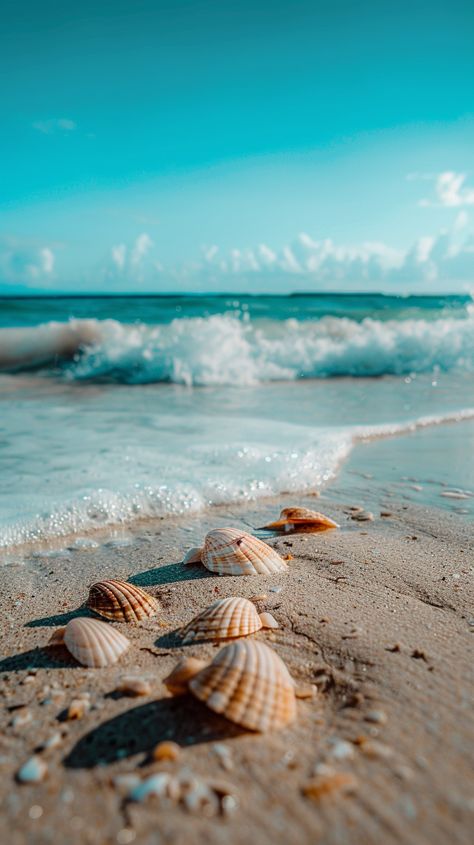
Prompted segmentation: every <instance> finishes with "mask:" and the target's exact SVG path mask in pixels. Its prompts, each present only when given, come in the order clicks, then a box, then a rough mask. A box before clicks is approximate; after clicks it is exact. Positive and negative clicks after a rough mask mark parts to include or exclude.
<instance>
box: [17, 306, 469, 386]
mask: <svg viewBox="0 0 474 845" xmlns="http://www.w3.org/2000/svg"><path fill="white" fill-rule="evenodd" d="M6 332H9V333H10V334H9V340H8V344H7V343H6V341H5V333H6ZM25 335H26V337H25ZM2 337H3V348H5V347H6V346H8V352H9V357H8V356H7V358H6V359H4V360H3V368H4V369H13V368H16V369H19V368H25V367H33V366H35V367H39V366H42V367H44V366H45V365H46V366H47V367H48V368H49V369H51V367H52V368H53V369H54V372H57V371H58V366H59V368H60V370H61V372H62V373H63V374H64V375H65V376H66V377H67V378H68V379H71V380H75V379H77V380H101V381H116V382H123V383H127V384H144V383H150V382H174V383H177V384H186V385H223V384H226V385H251V384H256V383H258V382H263V381H277V380H295V379H304V378H327V377H331V376H356V377H357V376H382V375H386V374H390V375H405V374H409V373H423V372H430V371H433V370H436V369H439V370H443V371H447V370H451V369H454V368H457V369H463V370H467V371H474V310H472V307H471V306H470V307H469V310H468V313H467V316H465V317H463V318H456V317H443V318H439V319H431V320H425V319H405V320H386V321H380V320H375V319H371V318H366V319H364V320H362V321H361V322H357V321H355V320H352V319H349V318H346V317H343V318H337V317H323V318H322V319H320V320H307V321H298V320H296V319H287V320H282V321H277V320H270V319H265V320H250V319H242V318H239V317H238V316H233V315H221V314H217V315H213V316H209V317H193V318H182V319H175V320H173V321H172V322H171V323H169V324H166V325H154V326H153V325H148V324H145V323H136V324H126V323H121V322H118V321H115V320H103V321H98V320H87V321H77V320H75V321H74V320H73V321H71V322H69V323H66V324H58V323H49V324H45V325H43V326H38V327H37V328H33V329H22V330H16V329H7V330H3V331H0V367H1V366H2ZM16 344H18V346H19V349H18V354H17V353H16ZM25 350H26V352H25Z"/></svg>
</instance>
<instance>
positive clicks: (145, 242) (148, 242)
mask: <svg viewBox="0 0 474 845" xmlns="http://www.w3.org/2000/svg"><path fill="white" fill-rule="evenodd" d="M152 246H153V241H152V239H151V238H150V235H148V234H147V233H146V232H143V233H142V234H141V235H139V236H138V238H137V239H136V241H135V245H134V247H133V249H132V254H131V257H130V261H131V263H132V264H133V265H135V266H137V265H138V264H140V263H141V261H142V259H143V258H144V257H145V255H146V254H147V252H149V250H150V249H151V247H152Z"/></svg>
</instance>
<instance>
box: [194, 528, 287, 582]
mask: <svg viewBox="0 0 474 845" xmlns="http://www.w3.org/2000/svg"><path fill="white" fill-rule="evenodd" d="M198 552H199V556H198ZM197 560H201V563H203V564H204V566H205V567H206V569H209V570H210V571H211V572H216V573H217V574H218V575H273V574H274V573H275V572H284V571H285V570H286V569H287V568H288V567H287V565H286V563H285V561H284V560H283V558H281V557H280V555H279V554H278V552H276V551H275V549H272V548H271V546H269V545H267V543H264V542H262V540H258V539H257V538H256V537H252V535H251V534H246V533H245V531H239V530H238V529H237V528H216V529H215V530H214V531H209V534H207V535H206V538H205V541H204V546H203V548H202V549H191V551H190V552H188V554H187V555H186V557H185V559H184V561H183V563H192V562H195V561H197Z"/></svg>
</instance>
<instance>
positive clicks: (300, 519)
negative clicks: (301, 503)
mask: <svg viewBox="0 0 474 845" xmlns="http://www.w3.org/2000/svg"><path fill="white" fill-rule="evenodd" d="M263 527H264V528H266V529H268V530H272V531H286V530H290V531H291V530H295V531H296V530H298V528H300V529H306V530H312V531H326V530H327V529H328V528H339V525H338V524H337V522H334V520H333V519H330V518H329V517H328V516H325V515H324V514H323V513H319V512H318V511H311V510H309V509H308V508H283V510H282V511H281V513H280V518H279V519H277V521H276V522H271V523H270V524H269V525H264V526H263Z"/></svg>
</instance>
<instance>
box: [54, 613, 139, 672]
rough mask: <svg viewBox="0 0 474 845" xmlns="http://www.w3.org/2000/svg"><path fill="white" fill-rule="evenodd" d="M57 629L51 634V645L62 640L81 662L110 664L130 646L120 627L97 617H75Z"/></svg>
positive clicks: (85, 664) (101, 664) (95, 664)
mask: <svg viewBox="0 0 474 845" xmlns="http://www.w3.org/2000/svg"><path fill="white" fill-rule="evenodd" d="M59 630H60V632H61V633H60V635H59V636H55V635H54V634H53V636H52V638H51V641H50V645H58V643H59V642H61V641H62V642H63V643H64V645H65V646H66V648H67V650H68V651H69V652H70V653H71V654H72V656H73V657H75V659H76V660H77V662H78V663H82V665H83V666H93V667H101V666H111V665H112V664H113V663H116V662H117V660H118V659H119V658H120V657H121V656H122V654H124V652H125V651H127V649H128V648H129V646H130V641H129V640H128V639H127V637H124V635H123V634H121V633H120V631H117V629H116V628H113V627H112V625H107V623H106V622H99V620H98V619H89V618H88V617H83V616H79V617H75V618H74V619H71V621H70V622H68V624H67V625H66V627H65V628H64V629H59ZM59 637H62V640H61V639H60V638H59Z"/></svg>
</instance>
